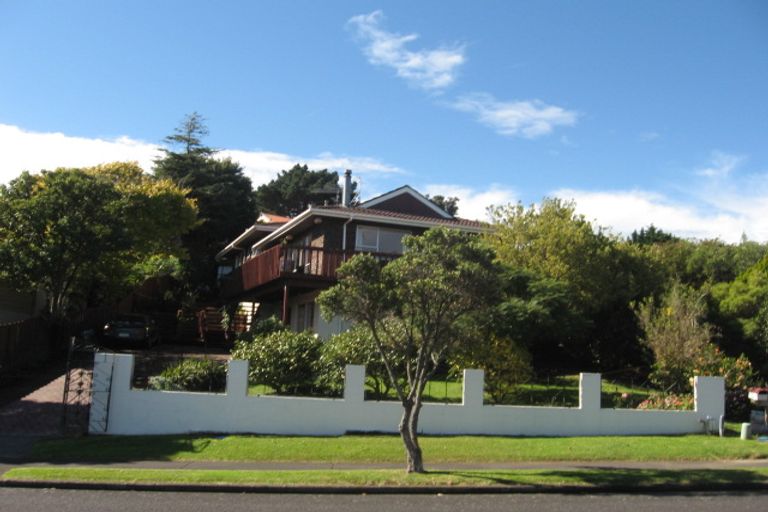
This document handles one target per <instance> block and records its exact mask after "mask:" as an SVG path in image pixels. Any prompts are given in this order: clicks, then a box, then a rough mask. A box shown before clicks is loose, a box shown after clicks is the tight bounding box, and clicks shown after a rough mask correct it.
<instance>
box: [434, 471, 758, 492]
mask: <svg viewBox="0 0 768 512" xmlns="http://www.w3.org/2000/svg"><path fill="white" fill-rule="evenodd" d="M516 473H523V474H520V475H519V476H518V475H516ZM429 474H432V475H445V476H460V477H462V478H465V479H467V481H472V480H477V481H478V483H481V482H482V483H484V484H488V483H492V484H494V485H501V486H521V485H525V486H533V487H551V486H553V485H554V486H579V487H582V486H583V487H585V489H588V488H590V487H612V488H619V489H636V490H642V489H643V488H653V487H659V486H670V487H678V486H696V487H704V488H722V487H727V486H737V485H758V484H760V485H765V484H768V478H766V475H765V474H763V473H760V472H757V471H749V470H742V469H722V470H720V469H693V470H691V469H686V470H664V469H621V468H590V469H573V470H535V471H530V472H529V471H520V472H514V471H513V472H507V471H493V470H489V471H430V472H429Z"/></svg>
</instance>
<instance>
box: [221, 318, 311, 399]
mask: <svg viewBox="0 0 768 512" xmlns="http://www.w3.org/2000/svg"><path fill="white" fill-rule="evenodd" d="M321 346H322V341H320V340H319V339H318V338H317V336H315V335H314V334H311V333H308V332H293V331H287V330H280V331H276V332H272V333H270V334H267V335H261V336H254V337H253V338H252V339H251V340H249V339H247V338H246V337H243V338H241V339H239V340H238V341H236V342H235V348H234V349H233V350H232V358H233V359H245V360H247V361H248V363H249V372H248V373H249V379H250V381H251V383H252V384H264V385H267V386H270V387H272V388H274V390H275V391H276V392H277V393H278V394H281V393H282V394H284V393H287V392H289V391H291V392H294V393H308V392H310V391H311V390H312V389H313V387H314V380H315V379H314V365H315V361H317V359H318V358H319V356H320V348H321Z"/></svg>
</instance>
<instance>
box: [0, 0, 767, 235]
mask: <svg viewBox="0 0 768 512" xmlns="http://www.w3.org/2000/svg"><path fill="white" fill-rule="evenodd" d="M0 77H1V78H0V182H7V181H8V180H10V179H12V178H13V177H14V176H16V175H17V174H18V173H19V172H20V171H21V170H22V169H28V170H31V171H37V170H39V169H41V168H54V167H57V166H77V165H92V164H95V163H98V162H103V161H114V160H125V159H129V160H138V161H140V162H141V163H142V165H144V166H145V168H147V170H149V168H150V167H151V159H152V156H153V154H154V152H155V148H156V147H157V145H158V144H159V143H160V142H161V140H162V138H163V136H165V135H167V134H169V133H170V132H171V131H172V130H173V128H174V127H175V126H176V125H177V124H178V123H179V121H180V120H181V119H182V118H183V117H184V115H185V114H187V113H189V112H192V111H198V112H200V113H201V114H203V115H204V116H205V117H206V118H207V120H208V126H209V129H210V136H209V138H208V139H207V142H208V143H209V144H210V145H212V146H214V147H217V148H220V149H222V150H223V151H222V154H223V155H227V156H231V157H233V158H234V159H236V160H238V161H240V162H241V164H242V165H243V166H244V167H245V169H246V171H247V173H248V174H249V175H250V176H251V178H252V180H253V181H254V184H255V185H258V184H259V183H263V182H265V181H268V180H269V179H270V178H272V177H273V176H274V175H275V174H276V173H277V171H279V170H280V169H285V168H289V167H290V166H292V165H293V163H296V162H302V163H304V162H306V163H308V164H309V165H310V167H313V168H324V167H330V168H332V169H336V170H338V169H343V168H347V167H349V168H351V169H352V170H353V172H354V173H355V176H356V177H357V178H358V179H360V181H361V189H362V192H363V195H364V196H371V195H374V194H377V193H380V192H383V191H386V190H388V189H391V188H394V187H396V186H399V185H401V184H404V183H408V184H410V185H412V186H414V187H415V188H417V189H419V190H421V191H423V192H429V193H433V194H434V193H444V194H445V193H447V194H451V195H458V196H459V197H460V198H461V202H460V214H461V215H464V216H468V217H482V215H483V211H484V208H485V206H488V205H489V204H492V203H494V204H500V203H506V202H514V201H518V200H519V201H522V202H524V203H526V204H529V203H534V202H537V201H540V200H541V198H542V197H543V196H552V195H557V196H561V197H563V198H566V199H575V201H576V203H577V207H578V209H579V211H581V212H583V213H584V214H585V215H586V216H587V217H588V218H590V219H595V220H596V221H597V222H598V223H599V224H601V225H603V226H610V227H612V228H613V229H614V230H615V231H616V232H621V233H625V234H626V233H629V232H631V231H632V230H633V229H636V228H640V227H642V226H644V225H647V224H649V223H651V222H653V223H654V224H656V225H657V226H660V227H662V228H664V229H668V230H670V231H674V232H675V233H678V234H680V235H683V236H688V237H698V238H709V237H719V238H721V239H724V240H727V241H738V239H739V238H740V237H741V235H742V233H745V234H746V235H747V236H749V237H750V238H751V239H756V240H761V241H765V240H768V179H766V178H768V144H766V143H767V142H768V101H766V99H767V95H766V92H765V91H768V3H766V2H763V1H738V2H728V1H721V2H711V1H680V2H662V1H651V2H642V3H641V2H629V1H604V2H586V1H583V2H566V1H559V2H554V1H536V2H533V1H530V2H512V1H510V2H501V1H494V2H491V1H487V2H457V1H442V2H437V1H429V2H426V1H425V2H394V1H390V2H366V1H356V2H351V1H349V2H317V1H304V2H297V1H295V2H271V3H267V2H255V1H253V2H250V1H249V2H245V1H244V2H219V3H216V4H214V3H212V2H195V1H189V0H187V1H183V2H181V1H178V2H177V1H163V2H151V1H140V0H134V1H132V2H122V3H118V2H104V1H77V2H57V1H42V0H41V1H35V2H27V1H21V0H17V1H7V0H0Z"/></svg>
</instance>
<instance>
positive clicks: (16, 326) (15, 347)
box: [0, 318, 52, 373]
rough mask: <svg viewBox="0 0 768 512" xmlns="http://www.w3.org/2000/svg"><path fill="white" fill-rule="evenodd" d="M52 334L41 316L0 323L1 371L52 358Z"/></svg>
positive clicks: (4, 371)
mask: <svg viewBox="0 0 768 512" xmlns="http://www.w3.org/2000/svg"><path fill="white" fill-rule="evenodd" d="M50 334H51V333H50V329H49V328H48V325H47V324H46V323H45V321H44V320H43V319H41V318H29V319H27V320H22V321H20V322H14V323H10V324H2V325H0V373H6V372H8V371H10V370H13V369H16V368H21V367H24V366H26V365H30V364H34V363H38V362H40V361H45V360H46V359H48V358H50V357H51V355H52V353H51V342H50Z"/></svg>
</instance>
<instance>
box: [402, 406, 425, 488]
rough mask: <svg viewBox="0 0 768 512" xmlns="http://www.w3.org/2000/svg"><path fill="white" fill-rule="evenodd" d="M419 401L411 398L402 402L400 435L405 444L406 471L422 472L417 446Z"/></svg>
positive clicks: (420, 456) (422, 461)
mask: <svg viewBox="0 0 768 512" xmlns="http://www.w3.org/2000/svg"><path fill="white" fill-rule="evenodd" d="M420 410H421V403H420V401H417V403H414V402H413V401H412V400H410V399H409V400H406V401H405V402H403V417H402V418H401V419H400V437H401V438H402V439H403V444H404V445H405V456H406V469H405V470H406V472H407V473H424V459H423V458H422V454H421V446H419V438H418V426H419V412H420Z"/></svg>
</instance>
